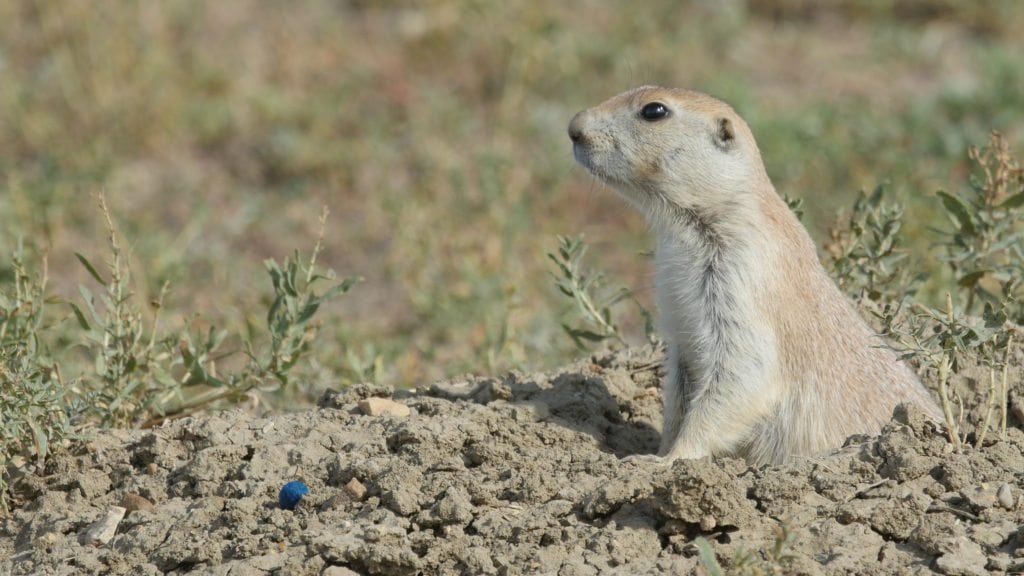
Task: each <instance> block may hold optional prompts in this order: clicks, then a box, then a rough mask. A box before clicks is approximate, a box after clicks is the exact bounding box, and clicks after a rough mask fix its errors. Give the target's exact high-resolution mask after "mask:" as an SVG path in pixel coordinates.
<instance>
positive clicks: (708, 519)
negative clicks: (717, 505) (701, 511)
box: [700, 514, 718, 532]
mask: <svg viewBox="0 0 1024 576" xmlns="http://www.w3.org/2000/svg"><path fill="white" fill-rule="evenodd" d="M715 526H718V521H717V520H715V517H714V516H712V515H710V514H708V515H706V516H701V519H700V530H701V532H711V531H712V530H714V529H715Z"/></svg>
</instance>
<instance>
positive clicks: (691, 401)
mask: <svg viewBox="0 0 1024 576" xmlns="http://www.w3.org/2000/svg"><path fill="white" fill-rule="evenodd" d="M652 103H660V104H663V105H664V106H665V107H666V108H667V109H668V111H669V113H668V115H667V116H665V117H663V118H658V119H653V120H651V119H645V118H643V117H642V116H641V110H642V109H643V108H644V106H646V105H648V104H652ZM569 136H570V138H571V139H572V140H573V152H574V155H575V157H576V159H577V161H578V162H580V163H581V164H582V165H583V166H585V167H586V168H587V169H588V170H589V171H590V172H591V173H593V174H594V175H595V176H597V177H598V178H600V179H601V180H603V181H604V182H606V183H607V184H609V185H610V186H612V187H613V188H614V189H615V190H616V191H617V192H618V193H619V194H620V195H621V196H622V197H623V198H625V199H626V200H627V201H628V202H629V203H630V204H632V205H633V206H635V207H636V208H637V209H639V210H640V211H641V212H643V213H644V214H645V216H646V217H647V220H648V224H649V225H650V227H651V229H652V231H653V232H654V234H655V236H656V239H657V244H658V247H657V253H656V257H655V270H656V287H657V295H658V307H659V312H660V324H661V333H662V336H663V337H664V339H665V341H666V344H667V352H668V357H667V359H666V372H667V380H666V382H665V386H664V396H665V398H664V401H665V409H664V416H665V417H664V420H665V424H664V431H663V433H662V443H661V449H660V451H659V455H660V456H663V457H664V458H665V459H667V460H674V459H677V458H699V457H702V456H706V455H709V454H737V455H740V456H743V457H745V458H746V459H747V460H748V461H750V462H751V463H754V464H763V463H781V462H785V461H786V460H788V459H790V458H792V457H794V456H806V455H811V454H815V453H818V452H821V451H823V450H826V449H829V448H833V447H837V446H839V445H841V444H842V442H843V441H844V440H845V439H846V438H847V437H848V436H850V435H852V434H857V433H867V434H874V433H877V432H878V431H879V430H880V429H881V426H882V425H883V424H884V423H885V422H887V421H888V420H889V418H890V416H891V415H892V411H893V408H894V407H895V406H896V405H897V404H899V403H901V402H914V403H917V404H919V405H921V406H922V407H923V408H924V409H926V410H927V411H928V412H929V413H931V414H932V415H933V416H934V417H935V418H936V419H939V418H940V415H941V413H940V411H939V409H938V406H936V404H935V401H934V400H932V398H931V397H930V396H929V394H928V392H927V391H926V390H925V389H924V387H923V386H922V385H921V384H920V382H919V381H918V380H917V377H916V376H915V375H914V374H913V373H912V372H911V371H910V369H909V368H908V367H907V366H905V365H904V364H903V363H901V362H900V361H898V359H897V358H896V357H895V356H894V355H893V354H892V352H890V351H889V350H888V349H886V348H884V342H883V341H882V340H881V339H880V338H879V337H878V336H877V335H875V334H874V333H873V332H872V331H871V329H870V328H869V327H868V325H867V324H866V323H865V322H864V320H863V319H862V318H861V317H860V316H859V314H858V313H857V311H856V310H855V309H854V308H853V306H852V304H850V302H848V301H847V300H846V298H845V297H844V296H843V295H842V293H841V292H840V291H839V289H838V288H837V287H836V285H835V284H834V283H833V282H832V280H831V279H830V278H829V277H828V274H827V273H826V272H825V270H824V269H823V268H822V267H821V264H820V262H819V261H818V257H817V254H816V252H815V248H814V244H813V242H812V241H811V238H810V236H809V235H808V234H807V231H806V230H805V229H804V227H803V226H802V225H801V224H800V222H799V221H798V220H797V219H796V217H795V216H794V215H793V213H792V212H791V211H790V210H789V208H788V207H787V206H786V204H785V203H784V202H783V201H782V200H781V199H780V198H779V196H778V194H776V192H775V189H774V187H773V186H772V184H771V181H770V180H769V179H768V175H767V173H766V172H765V169H764V164H763V162H762V161H761V155H760V152H759V150H758V148H757V143H756V142H755V141H754V136H753V134H752V133H751V132H750V128H749V127H748V126H747V124H746V122H744V121H743V119H742V118H740V117H739V115H737V114H736V112H735V111H733V109H732V108H730V107H729V106H728V105H727V104H725V103H724V102H721V101H719V100H717V99H715V98H713V97H711V96H708V95H705V94H701V93H699V92H693V91H688V90H679V89H667V88H659V87H654V86H644V87H641V88H637V89H634V90H631V91H629V92H626V93H624V94H620V95H618V96H616V97H614V98H612V99H610V100H608V101H607V102H605V103H603V104H601V105H599V106H597V107H594V108H591V109H589V110H586V111H584V112H580V113H579V114H577V115H576V116H575V117H574V118H573V119H572V122H571V123H570V125H569Z"/></svg>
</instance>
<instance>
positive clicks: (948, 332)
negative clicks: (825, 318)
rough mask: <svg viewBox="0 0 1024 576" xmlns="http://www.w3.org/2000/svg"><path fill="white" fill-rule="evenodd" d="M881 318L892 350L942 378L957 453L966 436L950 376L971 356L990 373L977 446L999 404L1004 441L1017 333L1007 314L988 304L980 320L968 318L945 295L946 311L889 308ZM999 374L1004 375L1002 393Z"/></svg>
mask: <svg viewBox="0 0 1024 576" xmlns="http://www.w3.org/2000/svg"><path fill="white" fill-rule="evenodd" d="M880 318H881V319H882V321H883V325H884V330H883V333H884V335H885V336H886V337H888V338H889V339H890V340H891V341H892V342H893V343H894V344H895V346H894V349H895V350H897V351H898V352H899V353H900V354H901V357H902V358H903V359H909V358H916V359H918V360H920V361H921V362H922V363H924V364H925V365H927V366H930V367H932V368H934V369H935V370H936V371H937V372H938V385H939V399H940V402H941V405H942V412H943V416H944V418H945V420H946V430H947V433H948V435H949V440H950V442H951V443H952V444H953V446H954V448H956V449H957V450H959V449H960V448H961V447H962V445H963V444H964V442H965V440H966V434H964V433H962V432H961V430H962V429H963V427H964V421H963V420H964V419H963V412H964V405H963V401H962V399H960V398H959V397H956V398H953V397H951V394H950V386H949V381H950V376H951V375H952V374H955V373H957V372H959V371H960V369H961V366H962V364H963V359H964V358H965V357H967V356H974V357H977V358H979V359H980V360H981V361H982V362H983V363H984V364H985V365H986V366H987V367H988V369H989V387H988V390H987V399H986V401H985V404H986V406H987V408H986V410H985V417H984V418H983V421H982V422H981V423H979V425H978V428H977V434H976V439H975V446H977V447H980V446H981V445H982V443H983V442H984V440H985V436H986V434H987V432H988V428H989V426H990V421H991V417H992V414H993V412H994V409H995V405H996V403H997V401H998V403H999V404H1000V406H1001V409H1000V424H999V429H1000V433H1001V435H1002V437H1003V438H1005V435H1006V408H1005V407H1006V394H1007V371H1008V367H1009V354H1010V350H1011V348H1012V345H1013V331H1014V328H1013V327H1012V326H1011V325H1010V324H1009V323H1008V322H1007V316H1006V312H1005V311H1004V310H997V309H995V308H994V307H993V306H992V305H991V304H986V305H985V309H984V311H983V313H982V316H981V318H976V317H970V316H966V315H964V314H963V312H961V311H958V310H957V309H956V307H955V306H954V304H953V299H952V296H951V295H949V294H948V293H947V294H946V308H945V310H936V309H934V308H931V307H928V306H925V305H922V304H914V305H913V310H912V311H910V312H906V313H904V311H903V310H901V307H900V306H898V305H889V306H886V307H885V308H884V310H883V312H882V313H881V314H880ZM997 373H998V374H1001V388H1000V389H999V390H998V391H997V389H996V380H997V377H996V375H997ZM954 402H956V404H957V413H956V414H954V410H953V403H954Z"/></svg>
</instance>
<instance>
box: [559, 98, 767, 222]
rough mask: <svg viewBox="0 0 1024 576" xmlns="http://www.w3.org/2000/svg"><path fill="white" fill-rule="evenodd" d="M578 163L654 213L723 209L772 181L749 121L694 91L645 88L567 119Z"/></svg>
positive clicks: (643, 209) (638, 205) (735, 203)
mask: <svg viewBox="0 0 1024 576" xmlns="http://www.w3.org/2000/svg"><path fill="white" fill-rule="evenodd" d="M569 138H570V139H571V140H572V142H573V155H574V156H575V158H576V161H577V162H579V163H580V164H582V165H583V166H584V167H585V168H586V169H587V170H588V171H590V172H591V173H592V174H594V175H595V176H597V177H598V178H599V179H601V180H603V181H604V182H605V183H607V184H608V185H610V186H611V187H613V188H615V189H616V190H617V191H618V192H619V194H621V195H622V196H623V197H625V198H626V200H628V201H629V202H630V203H632V204H634V205H635V206H636V207H637V208H639V209H640V210H641V211H643V212H645V213H647V214H648V215H649V216H657V215H658V214H659V213H662V212H664V211H665V210H669V211H672V208H677V209H683V210H687V211H693V210H696V211H701V212H706V213H722V212H723V211H728V210H729V208H730V207H734V206H738V205H744V204H749V202H743V200H742V198H743V197H744V196H751V195H752V194H753V193H755V191H756V190H757V189H760V188H762V186H761V184H762V183H763V182H765V181H767V176H766V175H765V171H764V166H763V164H762V162H761V155H760V153H759V152H758V149H757V144H756V143H755V142H754V137H753V135H752V134H751V132H750V128H749V127H747V124H746V122H744V121H743V119H742V118H740V117H739V115H738V114H736V112H735V111H734V110H733V109H732V108H731V107H730V106H729V105H728V104H726V103H724V102H722V101H720V100H717V99H715V98H713V97H711V96H707V95H705V94H701V93H699V92H692V91H689V90H680V89H670V88H660V87H657V86H643V87H640V88H635V89H633V90H630V91H628V92H625V93H623V94H619V95H618V96H615V97H614V98H612V99H610V100H608V101H607V102H604V103H603V104H601V105H599V106H595V107H594V108H590V109H589V110H584V111H583V112H580V113H579V114H576V116H574V117H573V119H572V121H571V122H570V123H569Z"/></svg>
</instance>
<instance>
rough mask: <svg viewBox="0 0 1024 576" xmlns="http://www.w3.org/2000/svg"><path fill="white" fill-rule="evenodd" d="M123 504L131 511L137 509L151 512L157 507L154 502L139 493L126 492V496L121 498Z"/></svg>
mask: <svg viewBox="0 0 1024 576" xmlns="http://www.w3.org/2000/svg"><path fill="white" fill-rule="evenodd" d="M121 506H122V507H124V509H125V510H127V511H129V512H135V511H136V510H141V511H143V512H149V511H151V510H153V508H155V506H154V505H153V503H152V502H150V501H149V500H147V499H146V498H144V497H142V496H139V495H138V494H125V497H124V498H122V499H121Z"/></svg>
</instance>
